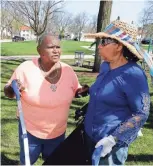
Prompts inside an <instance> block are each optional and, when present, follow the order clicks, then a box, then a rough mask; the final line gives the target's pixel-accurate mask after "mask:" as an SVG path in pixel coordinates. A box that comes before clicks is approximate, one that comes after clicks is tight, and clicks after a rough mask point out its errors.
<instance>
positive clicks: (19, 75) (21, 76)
mask: <svg viewBox="0 0 153 166" xmlns="http://www.w3.org/2000/svg"><path fill="white" fill-rule="evenodd" d="M22 66H23V65H22V64H20V65H19V66H18V67H17V68H16V69H15V70H14V72H13V74H12V76H11V78H10V79H9V81H8V82H7V84H6V85H10V84H11V82H12V81H13V80H15V79H18V80H20V82H21V83H22V84H23V86H25V79H24V72H23V70H22Z"/></svg>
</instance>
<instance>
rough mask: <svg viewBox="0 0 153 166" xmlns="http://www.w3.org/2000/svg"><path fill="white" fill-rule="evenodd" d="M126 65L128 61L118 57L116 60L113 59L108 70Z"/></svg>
mask: <svg viewBox="0 0 153 166" xmlns="http://www.w3.org/2000/svg"><path fill="white" fill-rule="evenodd" d="M126 63H128V60H127V59H126V58H124V57H123V56H120V57H119V58H118V59H115V60H113V61H111V62H110V68H111V69H116V68H118V67H120V66H123V65H125V64H126Z"/></svg>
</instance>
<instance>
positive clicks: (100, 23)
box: [93, 0, 112, 72]
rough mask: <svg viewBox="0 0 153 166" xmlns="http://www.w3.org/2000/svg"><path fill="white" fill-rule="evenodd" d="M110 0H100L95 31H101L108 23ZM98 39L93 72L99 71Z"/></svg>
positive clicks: (110, 7)
mask: <svg viewBox="0 0 153 166" xmlns="http://www.w3.org/2000/svg"><path fill="white" fill-rule="evenodd" d="M111 9H112V1H111V0H110V1H100V6H99V13H98V18H97V32H101V31H103V30H104V29H105V27H106V26H107V25H108V24H109V23H110V15H111ZM99 41H100V40H99V39H97V40H96V50H95V60H94V67H93V72H99V68H100V64H101V58H100V57H99V56H98V45H99Z"/></svg>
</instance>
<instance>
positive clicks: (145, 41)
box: [141, 39, 153, 44]
mask: <svg viewBox="0 0 153 166" xmlns="http://www.w3.org/2000/svg"><path fill="white" fill-rule="evenodd" d="M141 43H142V44H149V43H150V39H143V40H142V41H141ZM152 44H153V39H152Z"/></svg>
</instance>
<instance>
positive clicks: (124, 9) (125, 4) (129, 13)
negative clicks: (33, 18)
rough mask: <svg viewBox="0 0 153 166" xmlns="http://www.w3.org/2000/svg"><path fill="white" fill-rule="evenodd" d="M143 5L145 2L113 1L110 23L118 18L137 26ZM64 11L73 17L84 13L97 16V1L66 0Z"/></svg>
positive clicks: (141, 0)
mask: <svg viewBox="0 0 153 166" xmlns="http://www.w3.org/2000/svg"><path fill="white" fill-rule="evenodd" d="M145 5H146V2H145V0H135V1H133V0H128V1H127V0H114V1H113V6H112V13H111V21H112V20H115V19H116V18H117V17H118V16H120V18H121V20H123V21H126V22H129V23H131V22H132V21H134V23H135V24H136V25H138V24H139V20H140V19H139V18H140V15H141V12H142V10H143V8H144V7H145ZM65 10H66V11H68V12H70V13H72V14H74V15H75V14H77V13H80V12H84V11H85V12H87V13H88V14H89V15H97V14H98V11H99V0H83V1H81V0H78V1H76V0H71V1H69V0H66V3H65Z"/></svg>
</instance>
